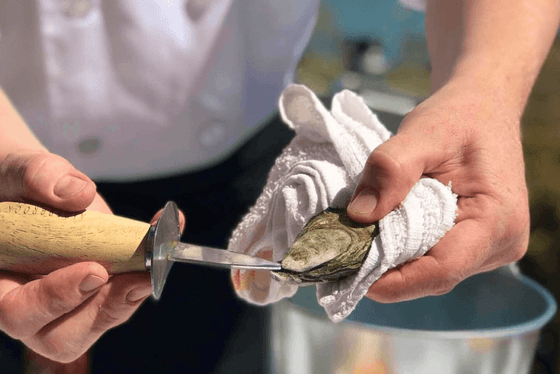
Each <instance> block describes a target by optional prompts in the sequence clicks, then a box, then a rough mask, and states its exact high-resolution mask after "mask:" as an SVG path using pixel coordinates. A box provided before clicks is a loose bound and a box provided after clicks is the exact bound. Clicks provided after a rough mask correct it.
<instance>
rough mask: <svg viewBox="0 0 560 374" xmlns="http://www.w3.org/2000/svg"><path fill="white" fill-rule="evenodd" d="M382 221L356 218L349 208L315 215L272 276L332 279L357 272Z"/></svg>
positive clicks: (289, 279) (292, 280) (299, 282)
mask: <svg viewBox="0 0 560 374" xmlns="http://www.w3.org/2000/svg"><path fill="white" fill-rule="evenodd" d="M378 234H379V229H378V225H376V224H371V225H363V224H360V223H357V222H354V221H352V220H351V219H350V218H349V217H348V215H347V213H346V209H336V208H328V209H326V210H324V211H323V212H321V213H319V214H318V215H316V216H315V217H313V218H311V219H310V220H309V222H308V223H307V224H306V225H305V227H304V228H303V230H302V231H301V232H300V233H299V235H298V236H297V237H296V239H295V241H294V243H293V244H292V246H291V247H290V248H289V250H288V253H287V254H286V255H285V256H284V258H283V259H282V261H281V265H282V270H279V271H274V272H272V276H273V277H274V278H275V279H276V280H278V281H280V282H282V283H288V284H297V285H305V284H313V283H320V282H332V281H336V280H339V279H341V278H344V277H347V276H350V275H352V274H355V273H356V272H357V271H358V270H359V269H360V266H361V265H362V263H363V261H364V260H365V259H366V257H367V254H368V252H369V249H370V247H371V243H372V241H373V238H374V237H375V236H376V235H378Z"/></svg>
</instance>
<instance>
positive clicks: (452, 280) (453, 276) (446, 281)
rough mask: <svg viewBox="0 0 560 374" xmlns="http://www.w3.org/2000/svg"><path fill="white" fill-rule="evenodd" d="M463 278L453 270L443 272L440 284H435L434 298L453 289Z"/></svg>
mask: <svg viewBox="0 0 560 374" xmlns="http://www.w3.org/2000/svg"><path fill="white" fill-rule="evenodd" d="M464 278H465V277H464V276H463V275H462V274H460V273H458V272H456V271H453V270H445V271H443V274H442V277H441V278H440V282H439V283H438V284H437V286H436V288H435V290H434V291H433V295H434V296H441V295H445V294H447V293H449V292H451V291H453V289H454V288H455V286H457V285H458V284H459V283H460V282H461V281H462V280H463V279H464Z"/></svg>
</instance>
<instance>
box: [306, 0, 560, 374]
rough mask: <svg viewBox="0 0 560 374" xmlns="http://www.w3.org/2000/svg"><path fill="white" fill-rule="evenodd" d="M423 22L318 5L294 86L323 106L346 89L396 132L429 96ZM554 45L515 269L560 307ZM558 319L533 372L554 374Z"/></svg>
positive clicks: (558, 91) (558, 369)
mask: <svg viewBox="0 0 560 374" xmlns="http://www.w3.org/2000/svg"><path fill="white" fill-rule="evenodd" d="M429 70H430V66H429V57H428V54H427V50H426V43H425V36H424V15H423V14H422V13H419V12H416V11H413V10H409V9H405V8H403V7H402V6H401V5H400V4H399V3H398V2H396V1H394V0H377V1H375V2H373V1H371V2H362V1H342V0H323V4H322V9H321V14H320V17H319V21H318V24H317V28H316V31H315V34H314V36H313V39H312V41H311V43H310V45H309V48H308V50H307V52H306V53H305V55H304V57H303V59H302V61H301V64H300V66H299V68H298V72H297V80H298V81H299V82H301V83H303V84H305V85H307V86H308V87H310V88H312V89H313V90H314V91H315V92H316V93H317V94H318V95H320V96H321V97H323V98H324V99H325V101H326V102H329V101H330V97H331V96H332V94H333V93H335V92H337V91H340V90H341V89H345V88H346V89H350V90H353V91H355V92H358V93H359V94H360V95H362V96H363V97H364V99H365V101H366V103H367V104H368V105H369V106H370V107H371V108H372V109H373V110H374V111H375V112H376V113H378V116H379V117H380V119H381V121H382V122H383V123H385V124H386V125H387V127H388V128H389V129H390V130H391V131H393V132H395V131H396V129H397V128H398V124H399V122H400V119H401V118H402V115H404V114H406V113H407V112H408V111H410V110H411V109H412V108H413V107H414V105H416V104H417V103H418V102H420V101H421V100H423V99H424V98H426V97H427V96H428V95H429V90H430V83H429ZM559 119H560V41H558V40H557V41H555V43H554V45H553V47H552V50H551V51H550V53H549V55H548V58H547V60H546V62H545V64H544V67H543V69H542V71H541V73H540V75H539V78H538V80H537V82H536V84H535V87H534V89H533V91H532V94H531V97H530V100H529V102H528V104H527V107H526V110H525V112H524V115H523V119H522V133H523V146H524V152H525V161H526V175H527V183H528V187H529V194H530V204H531V240H530V244H529V249H528V252H527V255H526V256H525V257H524V258H523V259H522V260H521V262H520V267H521V270H522V272H523V273H524V274H525V275H528V276H529V277H531V278H533V279H534V280H536V281H538V282H539V283H540V284H541V285H543V286H545V287H546V288H547V289H548V290H550V291H551V292H552V294H553V295H554V297H555V299H556V300H560V282H558V281H557V274H556V271H557V266H558V264H559V260H560V230H559V229H560V218H559V217H560V127H559V125H558V121H559ZM559 328H560V317H559V315H558V314H557V315H556V317H555V319H554V320H553V321H552V322H551V323H549V324H548V325H547V326H546V327H545V328H544V329H543V331H542V333H541V342H540V344H539V347H538V351H537V353H536V358H535V362H534V364H533V369H532V373H539V374H540V373H559V374H560V362H559V361H560V360H558V359H557V357H558V356H560V346H559V341H558V340H559Z"/></svg>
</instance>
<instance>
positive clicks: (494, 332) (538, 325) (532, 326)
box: [284, 274, 558, 340]
mask: <svg viewBox="0 0 560 374" xmlns="http://www.w3.org/2000/svg"><path fill="white" fill-rule="evenodd" d="M512 278H515V279H518V280H520V281H521V282H522V283H523V284H525V285H527V286H528V287H530V288H532V289H533V290H535V291H536V292H538V293H539V294H540V295H541V296H542V297H543V299H544V301H545V303H546V308H545V310H544V311H543V312H542V313H541V314H540V315H539V316H538V317H536V318H533V319H531V320H529V321H526V322H523V323H520V324H517V325H513V326H508V327H497V328H490V329H477V330H451V331H450V330H447V331H444V330H426V329H417V330H414V329H406V328H396V327H388V326H380V325H375V324H372V323H363V322H358V321H353V320H343V321H341V322H338V323H336V325H339V326H341V327H346V326H352V327H355V328H357V329H362V330H369V331H375V332H376V333H381V334H386V335H392V336H403V337H408V338H413V339H414V338H416V339H450V340H455V339H461V340H464V339H476V338H492V339H496V338H508V337H512V336H521V335H526V334H528V333H530V332H537V331H540V330H541V329H542V328H543V327H544V326H545V325H546V324H547V323H548V322H550V321H551V320H552V318H553V317H554V316H555V315H556V312H557V309H558V305H557V303H556V300H555V299H554V297H553V296H552V294H551V293H550V291H548V290H547V289H546V288H545V287H544V286H542V285H541V284H539V283H538V282H536V281H535V280H533V279H531V278H529V277H527V276H525V275H523V274H512ZM284 301H285V302H286V304H289V305H291V307H292V308H297V309H298V310H300V311H302V312H303V313H304V314H306V315H307V316H311V317H312V318H313V319H315V320H327V321H329V318H328V317H327V315H326V314H324V315H320V314H318V313H317V312H313V311H311V310H309V309H308V308H305V307H303V306H301V305H298V304H296V303H294V302H293V301H291V300H290V299H288V300H284Z"/></svg>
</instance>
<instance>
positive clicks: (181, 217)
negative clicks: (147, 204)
mask: <svg viewBox="0 0 560 374" xmlns="http://www.w3.org/2000/svg"><path fill="white" fill-rule="evenodd" d="M162 213H163V209H160V210H159V211H158V212H157V213H156V214H155V215H154V217H153V218H152V220H151V221H150V224H152V225H155V224H156V223H157V221H158V220H159V217H161V214H162ZM185 221H186V220H185V213H183V211H182V210H179V230H180V231H181V234H182V233H183V231H184V230H185Z"/></svg>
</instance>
